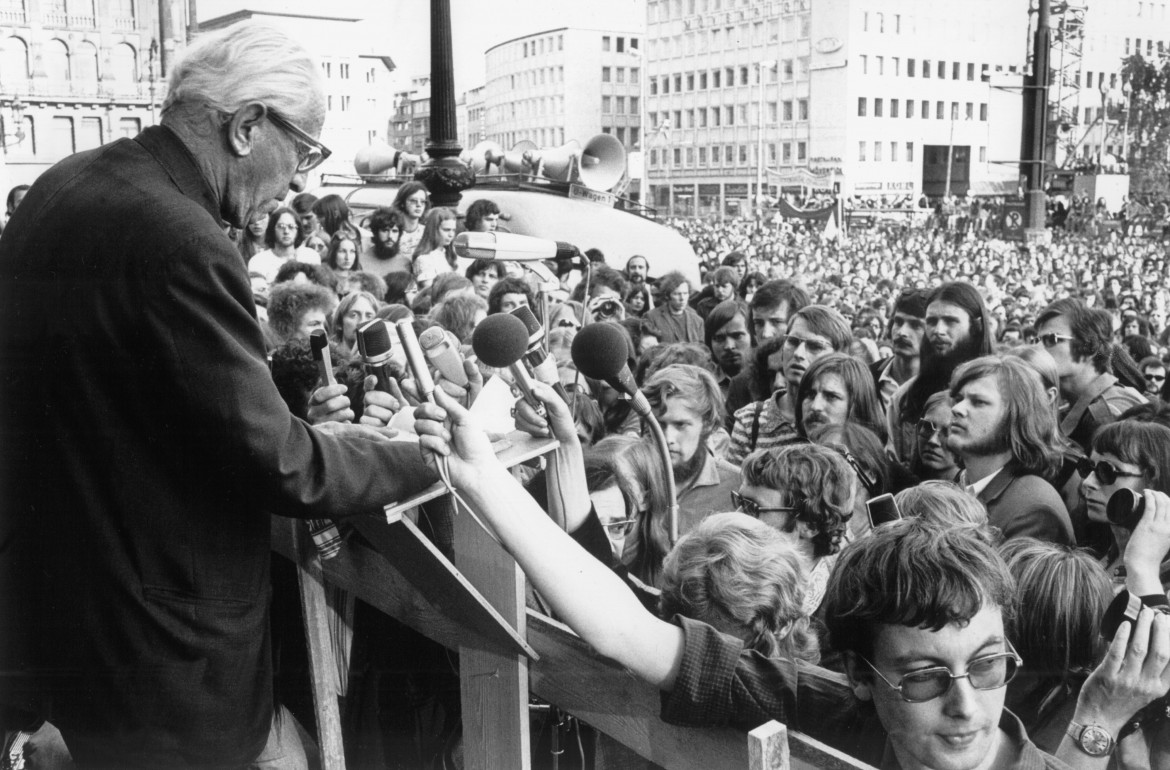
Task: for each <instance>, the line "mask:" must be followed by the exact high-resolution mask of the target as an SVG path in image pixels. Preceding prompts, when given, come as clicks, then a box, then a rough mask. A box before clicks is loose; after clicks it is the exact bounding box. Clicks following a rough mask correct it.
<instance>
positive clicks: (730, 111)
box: [725, 104, 735, 126]
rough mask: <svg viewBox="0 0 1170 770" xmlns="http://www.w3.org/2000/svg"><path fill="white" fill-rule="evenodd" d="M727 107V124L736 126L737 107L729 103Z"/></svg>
mask: <svg viewBox="0 0 1170 770" xmlns="http://www.w3.org/2000/svg"><path fill="white" fill-rule="evenodd" d="M725 109H726V110H727V123H726V125H729V126H734V125H735V107H733V106H732V105H730V104H729V105H727V107H725Z"/></svg>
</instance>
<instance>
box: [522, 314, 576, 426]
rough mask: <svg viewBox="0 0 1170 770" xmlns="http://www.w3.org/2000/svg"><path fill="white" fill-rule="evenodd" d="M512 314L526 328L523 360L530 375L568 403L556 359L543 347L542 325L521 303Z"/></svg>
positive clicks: (567, 396) (567, 395)
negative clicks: (526, 336)
mask: <svg viewBox="0 0 1170 770" xmlns="http://www.w3.org/2000/svg"><path fill="white" fill-rule="evenodd" d="M512 315H514V316H516V317H517V318H519V319H520V320H521V321H522V322H523V323H524V328H526V329H527V330H528V352H527V353H525V354H524V361H525V362H526V363H527V364H528V366H529V367H530V368H531V369H532V376H533V377H535V378H536V379H537V380H539V381H540V382H543V383H544V384H545V385H550V386H552V388H553V389H554V390H555V391H556V392H557V395H558V396H560V397H561V398H562V399H563V400H564V402H565V403H566V404H567V403H569V394H568V393H567V392H566V391H565V386H564V385H562V384H561V376H560V373H559V372H558V371H557V361H556V359H555V358H553V357H552V354H551V353H549V352H548V350H546V349H545V347H544V327H543V326H541V324H540V321H538V320H537V318H536V314H535V313H533V312H532V308H530V307H528V306H527V305H521V306H520V307H518V308H515V309H514V310H512Z"/></svg>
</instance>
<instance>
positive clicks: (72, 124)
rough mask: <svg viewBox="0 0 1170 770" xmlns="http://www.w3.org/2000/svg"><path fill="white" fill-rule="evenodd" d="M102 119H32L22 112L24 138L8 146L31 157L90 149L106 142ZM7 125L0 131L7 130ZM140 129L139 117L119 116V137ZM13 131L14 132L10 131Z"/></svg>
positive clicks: (132, 135)
mask: <svg viewBox="0 0 1170 770" xmlns="http://www.w3.org/2000/svg"><path fill="white" fill-rule="evenodd" d="M103 125H105V123H104V119H103V118H100V117H83V118H74V117H72V116H69V115H54V116H52V117H44V118H39V117H36V118H34V117H33V116H31V115H25V116H24V117H23V119H22V121H21V127H22V129H23V131H24V139H23V140H22V141H20V142H19V143H17V144H13V145H11V146H9V147H8V148H7V152H8V153H9V154H10V155H14V156H31V155H37V154H38V153H40V154H42V155H44V156H46V157H49V158H63V157H65V156H66V155H72V154H73V153H75V152H80V151H82V150H91V149H93V148H94V147H100V146H101V145H102V144H104V143H105V141H106V140H105V133H104V131H103V130H102V129H103ZM7 128H8V127H7V126H3V127H2V130H4V131H5V132H6V133H7ZM141 131H142V120H141V119H139V118H119V119H118V122H117V132H118V135H117V136H116V137H114V138H118V137H128V138H133V137H135V136H137V135H138V134H139V132H141ZM13 133H15V132H13Z"/></svg>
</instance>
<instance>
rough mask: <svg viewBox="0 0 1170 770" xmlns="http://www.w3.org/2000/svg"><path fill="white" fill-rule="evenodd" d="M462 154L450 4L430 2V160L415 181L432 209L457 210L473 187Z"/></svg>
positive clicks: (472, 177) (471, 174)
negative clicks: (428, 197)
mask: <svg viewBox="0 0 1170 770" xmlns="http://www.w3.org/2000/svg"><path fill="white" fill-rule="evenodd" d="M462 150H463V148H462V147H460V146H459V133H458V125H457V123H456V116H455V67H454V64H453V48H452V45H451V1H450V0H431V126H430V134H429V136H428V139H427V155H429V156H430V159H429V160H428V161H427V162H426V163H425V164H423V165H422V166H421V167H419V169H418V171H417V172H416V173H415V179H417V180H418V181H420V182H422V183H423V184H424V185H426V187H427V189H428V190H429V191H430V193H431V199H432V201H433V202H434V205H436V206H447V207H455V206H458V205H459V200H460V198H461V197H462V196H461V195H460V193H461V192H462V191H463V190H466V189H467V188H468V187H471V186H472V185H473V184H475V172H474V171H472V169H471V168H470V167H469V166H468V165H467V164H466V163H464V162H463V161H462V160H460V159H459V153H460V152H461V151H462Z"/></svg>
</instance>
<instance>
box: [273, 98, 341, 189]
mask: <svg viewBox="0 0 1170 770" xmlns="http://www.w3.org/2000/svg"><path fill="white" fill-rule="evenodd" d="M268 119H269V120H271V121H272V122H273V123H274V124H276V125H277V126H279V127H280V128H282V129H284V130H285V131H287V132H288V133H289V134H290V135H291V136H292V137H293V138H294V139H296V140H297V143H298V145H299V147H298V150H297V173H298V174H307V173H308V172H310V171H312V170H313V169H315V168H317V166H320V165H321V164H322V163H324V162H325V160H326V159H327V158H328V157H329V156H330V155H332V154H333V151H332V150H330V149H329V148H328V147H326V146H325V145H323V144H321V143H320V142H318V141H317V140H316V139H314V138H313V137H311V136H309V134H308V132H306V131H305V130H303V129H302V128H300V127H299V126H297V125H296V124H295V123H293V122H292V121H290V120H289V119H288V118H285V117H283V116H281V115H280V114H279V113H277V112H273V111H272V110H269V111H268Z"/></svg>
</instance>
